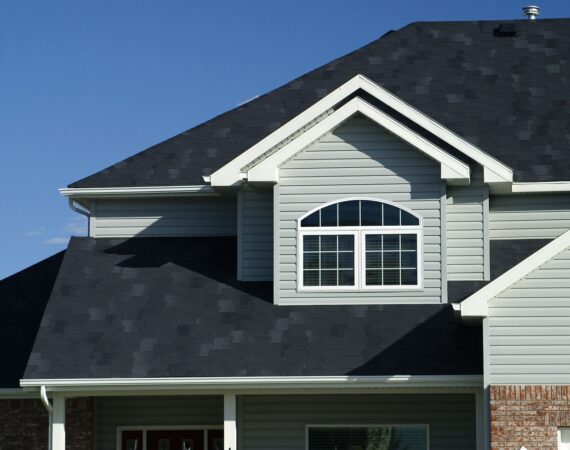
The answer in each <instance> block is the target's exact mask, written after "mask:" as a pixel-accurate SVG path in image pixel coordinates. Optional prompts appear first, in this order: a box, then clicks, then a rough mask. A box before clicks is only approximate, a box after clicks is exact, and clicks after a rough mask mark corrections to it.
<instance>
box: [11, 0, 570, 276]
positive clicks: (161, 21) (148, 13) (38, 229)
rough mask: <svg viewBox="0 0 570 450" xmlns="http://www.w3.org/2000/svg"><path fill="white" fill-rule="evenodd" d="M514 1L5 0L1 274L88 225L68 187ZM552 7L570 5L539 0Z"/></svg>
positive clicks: (511, 10)
mask: <svg viewBox="0 0 570 450" xmlns="http://www.w3.org/2000/svg"><path fill="white" fill-rule="evenodd" d="M526 3H528V2H521V1H513V0H493V1H488V0H477V1H463V0H432V1H426V0H390V1H386V0H350V1H346V0H345V1H340V0H287V1H282V0H264V1H261V0H233V1H228V0H217V1H197V0H194V1H191V0H187V1H179V0H169V1H158V0H156V1H144V0H136V1H135V0H132V1H131V0H114V1H111V0H101V1H97V2H94V1H90V2H87V1H83V0H74V1H71V0H70V1H58V0H50V1H42V0H37V1H34V2H32V1H26V0H17V1H12V0H3V1H2V3H1V4H0V191H1V192H0V193H1V195H0V220H1V221H0V224H1V225H0V227H1V228H0V279H1V278H4V277H5V276H8V275H10V274H12V273H14V272H17V271H18V270H21V269H23V268H25V267H27V266H29V265H31V264H33V263H35V262H37V261H39V260H41V259H43V258H45V257H47V256H49V255H51V254H53V253H56V252H58V251H60V250H62V249H64V248H65V246H66V243H67V240H68V238H69V236H70V235H82V234H84V233H85V219H84V218H82V217H81V216H78V215H76V214H74V213H72V212H71V211H70V210H69V209H68V208H67V202H66V201H65V199H63V198H62V197H61V196H60V195H59V193H58V191H57V189H58V188H60V187H64V186H66V185H67V184H69V183H71V182H73V181H76V180H78V179H80V178H83V177H84V176H87V175H89V174H91V173H93V172H96V171H98V170H100V169H102V168H104V167H106V166H108V165H110V164H113V163H115V162H118V161H120V160H121V159H124V158H125V157H127V156H129V155H131V154H133V153H135V152H138V151H140V150H143V149H144V148H146V147H149V146H151V145H153V144H156V143H157V142H160V141H162V140H164V139H166V138H168V137H171V136H173V135H175V134H177V133H179V132H181V131H183V130H186V129H188V128H191V127H193V126H195V125H197V124H199V123H201V122H203V121H205V120H207V119H209V118H211V117H213V116H215V115H217V114H220V113H221V112H224V111H226V110H228V109H231V108H233V107H235V106H236V105H238V104H240V103H242V102H244V101H246V100H248V99H251V98H253V97H255V96H257V95H260V94H263V93H264V92H267V91H269V90H271V89H273V88H275V87H277V86H279V85H281V84H283V83H285V82H287V81H289V80H290V79H292V78H294V77H296V76H298V75H301V74H303V73H305V72H307V71H308V70H311V69H313V68H315V67H318V66H320V65H321V64H324V63H326V62H327V61H329V60H331V59H333V58H336V57H338V56H341V55H343V54H345V53H348V52H350V51H352V50H354V49H356V48H358V47H360V46H362V45H364V44H366V43H368V42H370V41H372V40H374V39H376V38H378V37H379V36H381V35H382V34H384V33H385V32H386V31H388V30H390V29H397V28H400V27H402V26H404V25H406V24H407V23H409V22H413V21H418V20H475V19H496V18H501V19H503V18H505V19H509V18H517V19H518V18H520V16H521V7H522V6H524V5H525V4H526ZM539 4H540V6H541V7H542V14H541V16H540V17H541V18H547V17H568V16H570V4H568V2H566V1H562V0H540V3H539Z"/></svg>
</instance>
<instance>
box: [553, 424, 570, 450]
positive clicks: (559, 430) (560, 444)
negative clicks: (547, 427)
mask: <svg viewBox="0 0 570 450" xmlns="http://www.w3.org/2000/svg"><path fill="white" fill-rule="evenodd" d="M568 429H570V427H558V429H557V430H556V436H557V438H558V449H559V450H562V430H568Z"/></svg>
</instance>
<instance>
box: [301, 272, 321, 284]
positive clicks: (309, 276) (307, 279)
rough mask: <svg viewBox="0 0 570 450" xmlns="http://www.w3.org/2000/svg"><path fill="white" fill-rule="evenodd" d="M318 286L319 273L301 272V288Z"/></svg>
mask: <svg viewBox="0 0 570 450" xmlns="http://www.w3.org/2000/svg"><path fill="white" fill-rule="evenodd" d="M318 285H319V271H318V270H304V271H303V286H318Z"/></svg>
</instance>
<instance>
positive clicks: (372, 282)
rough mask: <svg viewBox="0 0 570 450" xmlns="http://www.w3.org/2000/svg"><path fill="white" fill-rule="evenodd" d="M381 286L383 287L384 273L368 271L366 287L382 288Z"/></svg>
mask: <svg viewBox="0 0 570 450" xmlns="http://www.w3.org/2000/svg"><path fill="white" fill-rule="evenodd" d="M381 285H382V271H381V270H366V286H381Z"/></svg>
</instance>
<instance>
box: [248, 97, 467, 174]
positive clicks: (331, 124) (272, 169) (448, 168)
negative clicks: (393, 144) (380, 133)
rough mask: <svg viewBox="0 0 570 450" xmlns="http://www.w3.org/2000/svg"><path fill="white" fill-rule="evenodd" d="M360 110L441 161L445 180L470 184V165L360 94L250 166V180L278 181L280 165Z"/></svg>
mask: <svg viewBox="0 0 570 450" xmlns="http://www.w3.org/2000/svg"><path fill="white" fill-rule="evenodd" d="M356 113H361V114H363V115H364V116H366V117H368V118H369V119H371V120H372V121H374V122H376V123H377V124H378V125H380V126H381V127H383V128H385V129H386V130H388V131H389V132H391V133H393V134H395V135H397V136H398V137H400V138H401V139H403V140H404V141H406V142H407V143H408V144H410V145H412V146H413V147H415V148H416V149H418V150H420V151H422V152H423V153H425V154H426V155H427V156H429V157H430V158H432V159H434V160H436V161H438V162H439V163H440V164H441V178H442V179H444V180H449V181H456V182H458V183H465V184H468V183H469V178H470V172H469V166H468V165H467V164H465V163H463V162H462V161H460V160H458V159H457V158H455V157H453V156H451V155H450V154H449V153H447V152H445V151H443V150H442V149H440V148H439V147H437V146H436V145H434V144H432V143H431V142H429V141H428V140H426V139H424V138H423V137H422V136H420V135H419V134H417V133H416V132H414V131H412V130H410V129H409V128H407V127H405V126H404V125H402V124H401V123H399V122H398V121H396V120H394V119H392V118H391V117H390V116H388V115H387V114H386V113H384V112H382V111H380V110H379V109H378V108H376V107H374V106H372V105H371V104H370V103H368V102H366V101H365V100H362V99H361V98H359V97H355V98H353V99H352V100H350V101H349V102H348V103H346V104H345V105H343V106H341V107H340V108H339V109H337V110H336V111H335V112H334V113H332V114H331V115H329V116H328V117H326V118H325V119H323V120H322V121H321V122H319V123H318V124H316V125H315V126H314V127H312V128H310V129H309V130H307V131H306V132H305V133H303V134H301V135H300V136H298V137H297V138H296V139H294V140H292V141H291V142H289V143H288V144H287V145H285V146H284V147H282V148H281V149H280V150H279V151H278V152H275V153H273V154H271V155H270V156H269V157H267V158H265V159H264V160H262V161H261V162H260V163H258V164H257V165H255V166H253V167H252V168H250V169H249V170H248V171H247V180H248V182H251V183H255V182H270V183H277V182H278V181H279V166H280V165H281V164H283V163H284V162H286V161H287V160H289V159H290V158H292V157H293V156H294V155H295V154H297V153H298V152H299V151H301V150H303V149H304V148H306V147H307V146H309V145H310V144H312V143H313V142H315V141H316V140H317V139H318V138H320V137H321V136H323V135H324V134H326V133H327V132H329V131H331V130H332V129H334V128H335V127H337V126H339V125H340V124H341V123H343V122H344V121H345V120H347V119H348V118H350V117H352V116H354V115H355V114H356Z"/></svg>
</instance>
